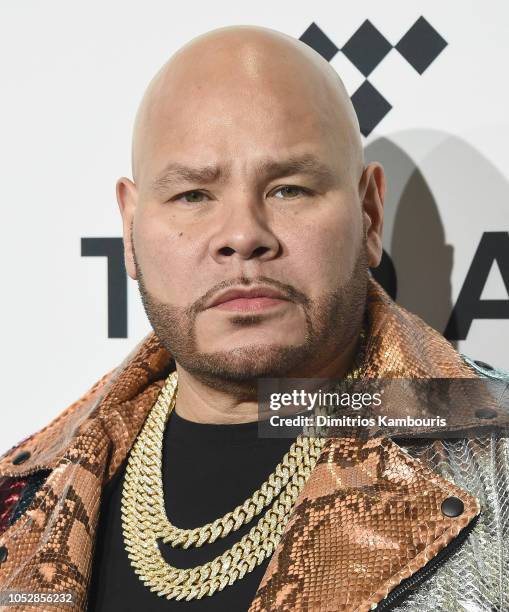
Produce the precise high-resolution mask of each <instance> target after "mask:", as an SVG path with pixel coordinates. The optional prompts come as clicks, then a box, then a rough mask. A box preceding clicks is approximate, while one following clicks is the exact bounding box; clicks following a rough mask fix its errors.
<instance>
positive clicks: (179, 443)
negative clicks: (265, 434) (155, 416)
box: [87, 411, 293, 612]
mask: <svg viewBox="0 0 509 612" xmlns="http://www.w3.org/2000/svg"><path fill="white" fill-rule="evenodd" d="M292 442H293V440H291V439H275V438H272V439H269V438H260V437H259V436H258V423H257V422H252V423H241V424H235V425H208V424H202V423H193V422H191V421H188V420H186V419H183V418H182V417H180V416H179V415H178V414H176V412H175V411H172V413H171V414H170V416H169V418H168V422H167V426H166V429H165V433H164V442H163V492H164V503H165V507H166V514H167V516H168V518H169V520H170V521H171V522H172V523H173V524H174V525H176V526H177V527H182V528H185V529H191V528H195V527H200V526H202V525H204V524H205V523H209V522H212V521H214V520H215V519H217V518H219V517H221V516H223V515H224V514H226V513H227V512H230V511H231V510H233V509H234V508H235V507H236V506H238V505H239V504H242V503H243V502H244V501H245V500H246V498H248V497H250V496H251V495H252V494H253V493H254V491H255V490H256V489H258V488H259V487H260V485H261V484H262V483H263V482H264V481H265V480H266V479H267V478H268V476H269V475H270V473H271V472H272V471H273V470H274V469H275V467H276V466H277V464H278V463H279V462H280V461H281V459H282V458H283V456H284V454H285V453H286V452H287V450H288V449H289V448H290V446H291V444H292ZM126 464H127V459H126V461H125V462H124V463H123V464H122V465H121V466H120V468H119V470H118V471H117V472H116V474H115V475H114V477H113V478H112V479H111V481H110V482H109V483H108V484H107V485H106V487H105V489H104V493H103V500H102V502H101V512H100V516H99V525H98V531H97V539H96V545H95V546H96V547H95V551H94V562H93V570H92V579H91V585H90V590H89V603H88V607H87V610H88V612H99V611H101V612H102V611H107V612H112V611H116V610H119V611H120V610H121V611H122V612H129V611H131V610H132V611H135V610H136V611H137V612H138V611H139V610H143V612H152V611H154V612H156V611H158V610H166V611H168V612H170V611H178V612H244V611H246V610H248V608H249V606H250V604H251V602H252V600H253V598H254V595H255V592H256V590H257V588H258V585H259V583H260V581H261V579H262V576H263V574H264V572H265V570H266V568H267V564H268V561H269V560H268V559H266V560H265V561H264V562H263V563H262V564H260V565H259V566H257V567H256V568H255V569H254V570H253V571H252V572H249V573H247V574H246V575H245V576H244V578H242V579H240V580H237V581H236V582H235V583H234V584H233V585H230V586H226V587H225V588H224V589H223V590H222V591H219V592H216V593H214V595H211V596H208V595H206V596H204V597H203V598H202V599H198V600H192V601H176V600H172V599H166V597H164V596H159V595H157V593H154V592H152V591H150V589H149V588H148V587H146V586H145V585H144V584H143V583H142V581H141V580H140V578H139V577H138V575H137V574H135V572H134V569H133V567H132V566H131V564H130V561H129V558H128V556H127V552H126V551H125V549H124V539H123V534H122V522H121V514H120V504H121V498H122V485H123V481H124V474H125V466H126ZM260 516H262V515H258V517H255V518H254V519H253V520H252V521H251V522H250V523H248V524H247V525H243V526H242V527H241V528H240V529H238V530H237V531H235V532H233V533H230V534H229V535H228V536H226V537H225V538H220V539H218V540H216V541H215V542H214V543H212V544H205V545H204V546H201V547H199V548H196V547H191V548H188V549H182V548H172V547H171V546H170V545H169V544H164V543H160V550H161V553H162V555H163V557H164V559H165V560H166V561H167V562H168V563H169V564H171V565H174V566H175V567H180V568H188V567H194V566H196V565H201V564H203V563H206V562H207V561H211V560H212V559H214V558H215V557H216V556H218V555H220V554H222V553H223V552H224V551H225V550H226V549H227V548H230V547H231V546H232V545H233V544H234V543H235V542H238V541H239V540H240V538H242V536H243V535H245V534H246V533H248V532H249V530H250V529H251V528H252V527H253V526H254V525H255V524H256V522H257V521H258V520H259V518H260Z"/></svg>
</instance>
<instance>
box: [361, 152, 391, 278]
mask: <svg viewBox="0 0 509 612" xmlns="http://www.w3.org/2000/svg"><path fill="white" fill-rule="evenodd" d="M359 198H360V201H361V205H362V211H363V218H364V223H365V232H366V247H367V252H368V265H369V267H370V268H376V267H377V266H378V265H380V261H381V260H382V229H383V219H384V215H383V212H384V198H385V173H384V169H383V167H382V165H381V164H379V163H378V162H372V163H370V164H368V165H367V166H366V167H365V168H364V171H363V173H362V176H361V179H360V181H359Z"/></svg>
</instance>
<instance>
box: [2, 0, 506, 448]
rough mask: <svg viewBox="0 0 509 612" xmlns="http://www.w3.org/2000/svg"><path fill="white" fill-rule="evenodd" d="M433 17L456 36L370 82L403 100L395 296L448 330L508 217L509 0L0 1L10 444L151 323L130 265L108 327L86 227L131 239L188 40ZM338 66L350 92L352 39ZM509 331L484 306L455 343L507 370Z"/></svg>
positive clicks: (392, 250) (395, 152) (490, 285)
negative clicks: (154, 137) (468, 282)
mask: <svg viewBox="0 0 509 612" xmlns="http://www.w3.org/2000/svg"><path fill="white" fill-rule="evenodd" d="M388 9H390V10H388ZM421 15H422V16H423V17H424V18H425V19H426V20H427V21H428V22H429V23H430V24H431V25H432V26H433V28H435V29H436V30H437V32H438V33H439V34H440V35H441V36H442V37H443V38H444V39H445V40H446V41H447V46H446V47H445V49H444V50H443V51H442V52H441V53H440V54H439V55H438V57H437V58H436V60H435V61H433V62H432V63H431V65H430V66H429V68H428V69H427V70H425V71H424V72H423V74H422V75H421V74H418V72H417V71H416V70H414V68H412V66H411V65H410V64H409V63H408V62H407V61H406V60H405V59H404V58H403V57H402V56H401V54H400V53H398V52H397V51H396V50H395V49H392V50H391V51H390V52H389V53H388V54H387V56H386V57H385V58H384V59H383V60H382V61H381V62H380V64H379V65H378V66H377V67H376V68H375V69H374V70H373V72H372V73H371V74H370V75H369V81H370V83H371V84H372V85H373V86H374V87H376V89H377V90H378V91H379V92H380V93H381V94H382V95H383V96H384V97H385V98H386V99H387V100H388V101H389V102H390V104H391V106H392V109H391V110H390V112H388V113H387V115H386V116H385V117H384V118H383V119H382V120H381V121H380V122H379V123H378V125H377V126H376V127H375V129H374V130H373V131H372V132H371V133H370V134H369V136H368V137H367V138H365V145H366V156H367V158H368V159H378V160H379V161H381V162H382V163H383V164H384V166H385V168H386V171H387V174H388V181H389V192H388V197H387V202H386V221H385V225H384V231H385V238H384V248H385V250H386V251H387V252H388V253H389V254H390V255H391V257H392V259H393V261H394V265H395V268H396V271H397V275H398V287H399V291H398V298H397V301H398V302H400V303H401V304H403V305H405V306H407V307H408V308H409V309H411V310H414V311H415V312H417V313H418V314H420V315H421V316H423V318H425V319H426V320H427V321H428V322H430V323H431V324H432V325H433V326H435V327H436V328H437V329H439V330H440V331H442V332H443V331H444V329H445V325H446V323H447V320H448V318H449V316H450V313H451V309H452V306H453V305H454V304H455V303H456V300H457V298H458V295H459V292H460V289H461V287H462V286H463V283H464V281H465V277H466V275H467V272H468V270H469V268H470V266H471V264H472V260H473V258H474V254H475V252H476V249H477V247H478V245H479V243H480V241H481V238H482V237H483V235H484V234H485V233H486V232H505V233H507V232H509V216H508V208H509V167H508V154H507V143H508V142H509V121H508V119H507V108H508V102H509V96H508V85H507V60H508V58H509V31H508V30H509V27H508V25H507V24H508V23H509V9H508V8H507V3H505V2H502V0H497V1H493V2H490V3H480V2H475V1H468V2H466V1H465V0H461V1H460V0H452V1H451V0H450V1H449V2H443V1H440V2H439V1H435V0H427V1H426V2H410V1H405V2H403V1H399V2H391V3H380V2H375V1H371V0H365V1H364V2H362V3H359V2H351V3H347V2H342V3H337V2H330V1H329V2H325V1H320V0H315V1H314V2H301V3H296V2H295V1H288V0H280V1H279V2H277V3H276V2H270V3H269V2H266V3H264V2H258V3H234V2H226V1H224V0H216V1H215V2H214V3H209V2H197V1H194V0H188V1H187V2H184V3H178V4H175V3H169V2H163V1H162V0H159V1H152V2H150V1H148V2H143V3H142V2H139V1H138V2H132V1H128V2H126V1H125V0H123V1H122V2H120V1H111V0H110V1H109V2H99V1H98V0H88V1H87V2H76V1H75V2H68V1H64V0H58V1H57V0H47V1H45V2H40V1H38V0H31V1H30V0H25V1H24V2H22V3H21V2H17V3H14V2H11V3H8V2H3V3H2V4H1V5H0V82H1V99H0V134H1V139H0V177H1V194H2V223H1V229H2V232H1V237H2V239H1V240H0V256H1V261H2V264H3V266H2V281H3V283H2V300H1V312H0V321H1V325H2V339H3V350H2V358H1V359H2V363H1V372H2V379H1V384H2V403H3V414H2V417H1V427H0V453H1V452H4V451H5V450H7V449H8V448H10V447H11V446H12V445H13V444H15V443H16V442H18V441H19V440H20V439H21V438H23V437H25V436H26V435H28V434H29V433H32V432H33V431H35V430H37V429H39V428H40V427H42V426H43V425H45V424H46V423H47V422H48V421H49V420H50V419H51V418H52V417H53V416H55V415H56V414H57V413H58V412H60V411H61V410H62V409H63V408H65V407H66V406H67V405H68V404H70V403H71V402H72V401H74V400H75V399H77V397H78V396H79V395H81V394H82V393H83V392H84V391H85V390H86V389H87V388H88V387H89V386H90V385H91V384H92V383H93V382H95V380H97V379H98V378H99V377H100V376H101V375H102V374H103V373H105V372H106V371H107V370H109V369H111V368H112V367H114V366H115V365H117V364H118V363H119V362H120V361H121V360H122V359H123V358H124V356H125V355H126V354H127V353H128V352H129V351H130V350H131V349H132V348H133V347H134V345H135V344H136V343H137V342H139V340H140V339H141V338H142V337H143V336H144V335H145V334H146V333H147V332H148V331H149V330H150V325H149V322H148V320H147V318H146V316H145V313H144V311H143V307H142V305H141V300H140V298H139V295H138V290H137V285H136V283H135V282H134V281H132V280H130V279H129V280H128V337H127V338H108V314H107V309H108V304H107V265H106V258H104V257H83V256H82V255H81V239H82V238H83V237H120V236H121V223H120V214H119V211H118V207H117V203H116V200H115V181H116V179H117V178H118V177H119V176H121V175H128V176H129V175H130V138H131V129H132V122H133V119H134V114H135V111H136V108H137V105H138V103H139V101H140V98H141V95H142V93H143V91H144V89H145V87H146V85H147V84H148V81H149V80H150V79H151V77H152V76H153V74H154V73H155V72H156V71H157V69H158V68H159V67H160V66H161V65H162V64H163V63H164V61H166V59H167V58H168V57H169V56H170V55H171V54H172V53H173V51H175V50H176V49H177V48H178V47H180V46H181V45H182V44H184V43H185V42H187V41H188V40H189V39H191V38H192V37H194V36H196V35H198V34H201V33H203V32H205V31H207V30H209V29H212V28H216V27H220V26H224V25H230V24H257V25H263V26H267V27H271V28H275V29H277V30H281V31H283V32H286V33H287V34H290V35H292V36H294V37H295V38H299V37H300V36H301V35H302V34H303V33H304V32H305V31H306V29H307V28H308V27H309V26H310V25H311V24H312V23H315V24H317V26H318V27H319V28H320V29H321V30H322V31H323V32H325V33H326V34H327V36H328V37H329V38H330V39H331V40H332V41H334V42H335V44H336V45H337V46H338V47H342V45H344V44H345V42H346V41H347V40H348V39H349V38H350V36H352V34H353V33H354V32H355V31H356V30H357V29H358V28H359V26H360V25H361V24H362V23H363V22H364V21H365V20H366V19H369V21H370V22H371V23H372V24H373V25H374V26H376V28H377V29H378V30H379V31H380V32H381V33H382V34H383V36H385V37H386V38H387V40H388V41H389V42H390V43H391V44H393V45H394V44H396V43H397V42H398V41H399V40H400V38H401V37H402V36H403V35H404V34H405V33H406V32H407V31H408V30H409V28H410V27H411V26H412V24H414V23H415V21H416V20H417V19H418V18H419V17H420V16H421ZM331 63H332V65H333V66H334V67H335V68H336V69H337V70H338V72H339V73H340V75H341V76H342V77H343V79H344V81H345V84H346V86H347V89H348V91H349V93H350V94H353V93H354V92H355V91H356V89H357V88H358V87H359V86H360V85H361V84H362V82H363V81H364V76H363V75H362V74H361V72H359V70H358V69H357V68H356V67H355V66H354V65H353V64H352V63H351V62H350V60H349V59H347V57H346V56H345V55H344V54H343V53H337V55H335V57H334V58H333V59H332V60H331ZM508 258H509V253H506V259H505V262H506V263H505V266H506V268H505V272H506V274H507V273H509V270H508V269H507V268H508V267H509V266H508V263H507V259H508ZM499 263H500V262H499ZM508 292H509V288H507V287H505V286H504V283H503V280H502V274H501V269H500V267H499V266H498V265H497V263H495V264H494V265H493V266H492V268H491V271H490V273H489V277H488V281H487V282H486V285H485V287H484V290H483V293H482V299H486V300H489V299H499V300H507V299H508ZM506 311H507V308H506ZM508 339H509V320H508V318H505V319H498V320H488V319H486V320H483V319H478V320H475V321H473V323H472V325H471V327H470V330H469V332H468V336H467V339H466V340H464V341H460V342H458V343H457V346H458V348H459V349H460V350H461V351H462V352H464V353H466V354H467V355H469V356H471V357H473V358H475V359H480V360H483V361H486V362H488V363H492V364H493V365H497V366H500V367H504V368H506V369H509V354H508V352H507V350H506V344H507V340H508Z"/></svg>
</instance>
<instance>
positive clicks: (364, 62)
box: [341, 19, 392, 77]
mask: <svg viewBox="0 0 509 612" xmlns="http://www.w3.org/2000/svg"><path fill="white" fill-rule="evenodd" d="M391 49H392V45H391V43H390V42H389V41H388V40H387V39H386V38H385V36H383V35H382V34H381V33H380V32H379V31H378V30H377V29H376V28H375V26H374V25H373V24H372V23H371V21H369V19H366V21H365V22H364V23H363V24H362V25H361V27H360V28H359V29H358V30H357V31H356V32H355V34H354V35H353V36H352V37H351V38H350V39H349V40H348V42H347V43H346V44H345V46H344V47H343V48H342V49H341V51H343V53H344V54H345V55H346V57H347V58H348V59H349V60H350V61H351V62H352V64H353V65H354V66H355V67H356V68H358V69H359V70H360V71H361V72H362V74H363V75H364V76H366V77H367V76H368V75H369V74H370V73H371V72H372V71H373V70H374V69H375V68H376V67H377V66H378V64H379V63H380V62H381V61H382V60H383V58H384V57H385V56H386V55H387V53H389V51H390V50H391Z"/></svg>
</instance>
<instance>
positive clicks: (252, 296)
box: [207, 287, 288, 308]
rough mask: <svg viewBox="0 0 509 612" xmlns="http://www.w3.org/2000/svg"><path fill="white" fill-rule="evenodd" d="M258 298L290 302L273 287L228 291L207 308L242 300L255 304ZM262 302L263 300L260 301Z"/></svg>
mask: <svg viewBox="0 0 509 612" xmlns="http://www.w3.org/2000/svg"><path fill="white" fill-rule="evenodd" d="M257 298H267V300H266V301H267V302H268V300H269V299H270V300H284V301H288V298H287V297H286V296H285V295H284V294H283V293H281V292H280V291H278V290H277V289H272V288H271V287H253V288H251V289H228V290H227V291H224V292H223V293H220V294H219V295H217V296H216V297H215V298H214V299H213V300H212V301H211V302H210V303H209V304H208V306H207V308H213V307H214V306H219V305H220V304H225V303H227V302H233V301H234V300H240V301H243V302H244V303H249V300H253V303H254V302H255V300H256V299H257ZM259 301H260V302H261V301H263V300H259Z"/></svg>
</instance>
